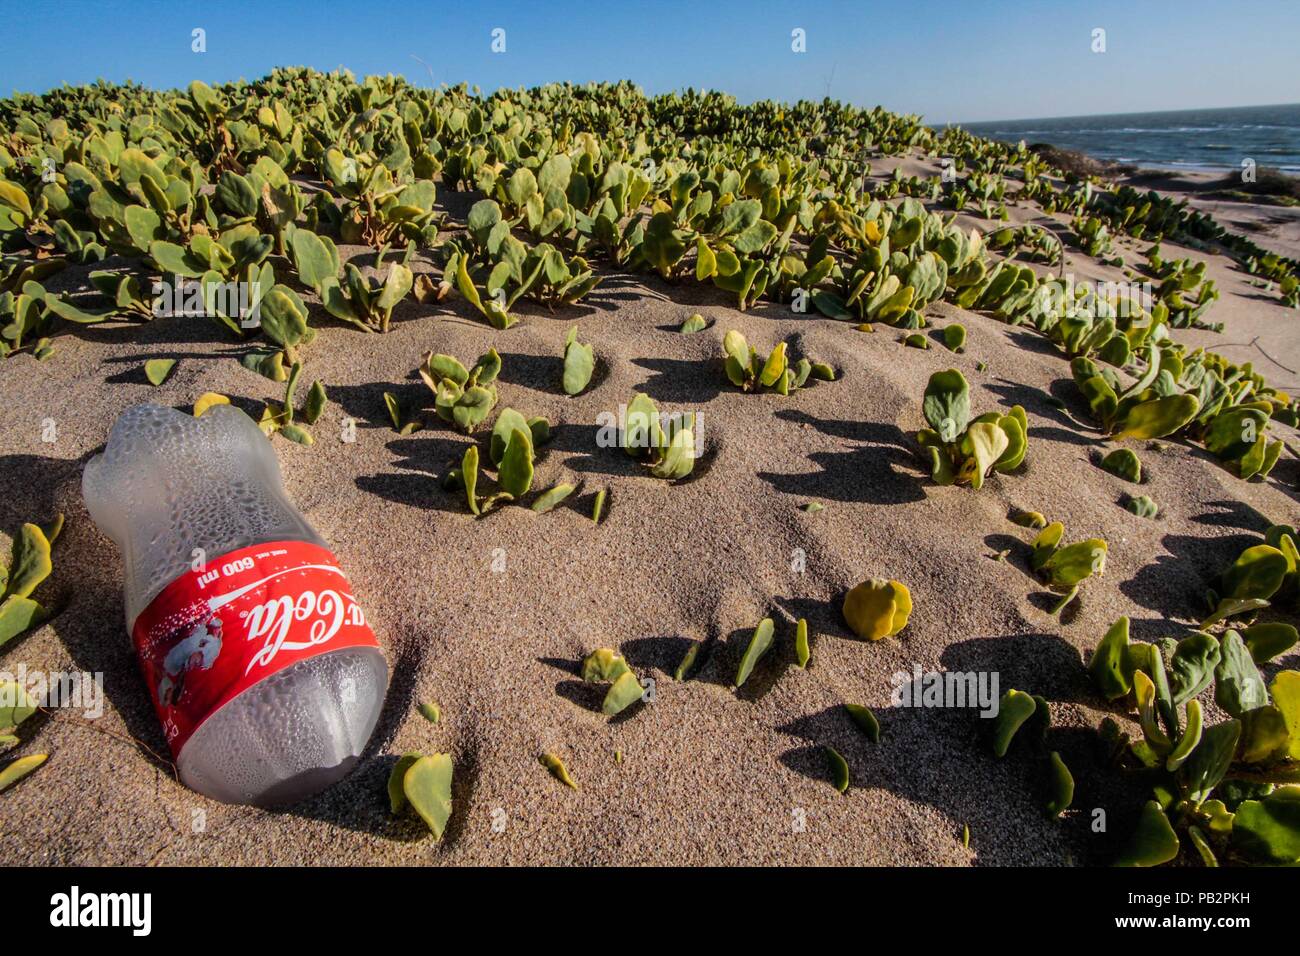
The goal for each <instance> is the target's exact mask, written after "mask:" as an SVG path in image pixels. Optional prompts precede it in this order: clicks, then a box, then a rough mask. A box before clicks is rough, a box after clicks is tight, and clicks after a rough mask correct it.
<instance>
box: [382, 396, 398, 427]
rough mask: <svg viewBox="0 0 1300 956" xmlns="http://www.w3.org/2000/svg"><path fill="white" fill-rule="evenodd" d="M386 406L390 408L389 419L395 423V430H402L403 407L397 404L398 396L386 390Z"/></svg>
mask: <svg viewBox="0 0 1300 956" xmlns="http://www.w3.org/2000/svg"><path fill="white" fill-rule="evenodd" d="M384 406H385V407H386V408H387V409H388V420H389V421H390V422H392V423H393V430H394V431H399V432H400V431H401V430H402V407H401V406H400V405H399V404H397V396H396V395H394V394H393V393H392V392H384Z"/></svg>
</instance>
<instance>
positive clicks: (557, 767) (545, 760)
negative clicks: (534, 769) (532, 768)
mask: <svg viewBox="0 0 1300 956" xmlns="http://www.w3.org/2000/svg"><path fill="white" fill-rule="evenodd" d="M537 759H538V760H539V761H541V764H542V766H543V767H545V768H546V769H547V770H549V771H550V772H551V776H552V777H554V778H555V779H556V780H558V781H560V783H562V784H564V785H565V786H566V787H569V788H570V789H572V790H577V789H578V785H577V783H575V782H574V779H573V777H571V776H569V768H568V767H566V766H565V765H564V761H563V760H561V759H560V758H559V757H557V756H556V755H555V754H553V753H544V754H542V755H541V756H540V757H538V758H537Z"/></svg>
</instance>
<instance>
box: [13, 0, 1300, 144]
mask: <svg viewBox="0 0 1300 956" xmlns="http://www.w3.org/2000/svg"><path fill="white" fill-rule="evenodd" d="M0 23H2V24H3V29H2V33H3V39H2V41H0V46H2V47H3V53H2V54H0V93H2V94H3V95H8V93H9V92H11V91H13V90H16V89H19V90H26V91H34V92H42V91H44V90H47V89H49V88H50V87H52V86H58V85H60V84H61V83H64V82H67V83H72V84H77V83H85V82H91V81H93V80H95V79H96V78H97V77H101V76H102V77H104V78H105V79H108V80H114V81H121V80H125V79H127V78H128V77H129V78H131V79H134V80H136V81H138V82H141V83H145V84H147V85H151V86H161V87H174V86H183V85H184V84H186V83H188V82H189V81H190V80H191V79H194V78H201V79H204V80H207V81H209V82H222V81H226V80H232V79H237V78H239V77H241V76H242V77H244V78H248V79H252V78H254V77H257V76H261V75H263V74H264V73H266V72H267V71H268V70H270V69H271V68H272V67H274V66H277V65H289V64H292V65H308V66H314V67H317V68H319V69H332V68H334V67H338V66H345V67H347V68H348V69H351V70H352V71H353V72H354V73H356V74H357V75H358V76H362V75H365V74H367V73H389V72H392V73H403V74H405V75H406V76H407V77H408V78H410V79H411V80H412V81H413V82H418V83H429V82H433V83H459V82H462V81H464V82H468V83H470V84H475V83H477V84H478V85H480V86H481V87H483V88H484V89H485V90H492V89H496V88H498V87H501V86H510V87H513V86H520V85H533V84H537V83H544V82H548V81H552V80H570V81H573V82H585V81H588V80H614V79H619V78H628V79H631V80H633V81H635V82H637V83H639V84H640V85H641V86H642V87H644V88H645V89H646V90H647V92H650V93H659V92H664V91H667V90H672V89H680V88H684V87H687V86H694V87H696V88H704V87H708V88H714V89H722V90H726V91H728V92H730V93H733V94H735V95H736V96H737V97H739V98H740V99H741V100H744V101H752V100H755V99H762V98H772V99H783V100H794V99H799V98H820V97H822V96H824V95H826V94H827V93H828V92H829V94H830V95H831V96H833V97H837V98H839V99H844V100H848V101H850V102H853V103H857V104H859V105H864V106H872V105H875V104H877V103H880V104H882V105H884V106H885V107H887V108H889V109H893V110H898V111H903V112H915V113H922V114H924V115H925V116H926V118H927V119H928V120H929V121H931V122H960V121H965V122H977V121H980V120H992V119H1014V118H1038V117H1045V116H1075V115H1085V114H1094V113H1125V112H1142V111H1148V110H1161V109H1183V108H1198V107H1200V108H1208V107H1216V106H1244V105H1253V104H1263V103H1293V102H1297V101H1300V68H1297V67H1296V62H1297V52H1296V51H1297V47H1296V42H1297V38H1300V3H1298V2H1295V0H1226V2H1225V0H1123V2H1113V0H1087V2H1080V0H1020V2H1006V0H855V2H810V3H788V2H765V0H751V2H739V0H691V2H678V0H646V2H635V3H623V2H617V0H607V2H603V3H576V2H569V0H533V2H528V3H523V2H519V3H516V2H474V0H468V2H460V3H456V2H438V3H432V2H420V0H404V2H390V0H362V2H355V0H353V2H349V3H347V4H343V3H334V2H331V0H313V2H301V0H284V2H274V0H263V2H258V3H251V2H246V0H224V2H217V0H175V2H169V0H136V2H134V3H128V2H122V0H98V2H92V0H3V2H0ZM195 27H201V28H203V29H204V30H206V32H207V52H206V53H195V52H193V51H192V50H191V30H193V29H194V28H195ZM498 27H499V28H502V29H504V30H505V31H506V51H505V52H504V53H499V54H497V53H493V52H492V51H491V49H490V44H491V31H492V30H493V29H494V28H498ZM1097 27H1100V28H1103V29H1105V30H1106V52H1105V53H1100V54H1099V53H1093V52H1092V50H1091V49H1090V47H1091V43H1092V31H1093V29H1094V28H1097ZM795 28H801V29H803V30H804V31H806V37H807V52H806V53H802V54H797V53H794V52H792V51H791V48H790V47H791V31H792V30H794V29H795ZM417 58H418V59H417Z"/></svg>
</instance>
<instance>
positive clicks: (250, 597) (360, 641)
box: [82, 405, 388, 805]
mask: <svg viewBox="0 0 1300 956" xmlns="http://www.w3.org/2000/svg"><path fill="white" fill-rule="evenodd" d="M82 494H83V495H84V496H85V499H86V508H87V509H88V510H89V512H90V516H91V517H92V518H93V519H94V521H95V523H96V524H97V525H98V526H99V527H100V529H101V530H102V531H103V532H104V533H105V534H107V535H108V536H109V537H110V538H112V539H113V540H114V541H115V542H116V543H117V546H118V548H119V549H120V550H121V552H122V560H123V565H124V568H125V571H124V575H125V604H126V627H127V631H128V632H129V633H130V634H131V638H132V641H133V642H134V644H135V648H136V653H137V655H138V657H139V661H140V668H141V671H142V672H143V674H144V678H145V683H146V684H147V685H148V687H149V693H150V694H151V695H152V697H153V703H154V707H155V709H156V710H157V712H158V716H159V719H160V720H161V721H162V725H163V731H164V734H165V736H166V737H167V742H168V744H169V745H170V747H171V750H172V754H173V756H174V758H175V760H176V765H177V769H178V772H179V774H180V778H181V780H182V782H184V783H185V784H186V785H187V786H189V787H192V788H193V789H195V790H197V791H199V792H200V793H203V794H206V795H208V796H210V797H214V798H216V799H218V800H224V801H227V802H231V803H253V804H260V805H268V804H281V803H291V802H293V801H296V800H299V799H302V798H304V797H306V796H309V795H310V794H313V793H315V792H317V791H318V790H321V789H323V788H324V787H326V786H329V785H330V784H331V783H334V782H335V781H336V780H339V779H340V778H341V777H343V776H344V775H345V774H347V773H348V771H349V770H351V768H352V767H353V765H355V763H356V762H357V759H358V757H359V756H360V754H361V750H362V748H363V747H364V746H365V744H366V741H367V739H369V737H370V734H371V732H372V731H373V730H374V727H375V723H376V721H377V720H378V718H379V710H380V705H381V704H382V702H383V697H384V690H385V688H386V686H387V683H388V665H387V663H386V661H385V660H384V656H383V653H382V651H381V650H380V649H379V645H378V643H377V642H376V640H375V636H374V633H373V632H372V631H371V629H370V627H369V625H368V624H367V623H366V619H365V615H364V614H363V613H362V611H361V608H360V607H359V606H358V605H357V603H356V601H355V600H353V597H352V593H351V590H350V589H349V587H348V583H347V580H346V578H344V576H343V572H342V571H341V570H340V569H339V567H338V563H337V562H336V561H335V559H334V556H333V555H332V554H330V552H329V550H328V549H327V548H326V546H325V542H324V541H322V540H321V538H320V537H319V536H318V535H317V534H316V532H315V531H314V530H313V529H312V527H311V526H310V525H309V524H308V523H307V521H306V519H304V518H303V516H302V515H301V514H300V513H299V511H298V510H297V509H296V508H295V507H294V506H293V504H292V503H291V502H290V501H289V499H288V497H287V496H286V495H285V493H284V488H283V486H282V485H281V482H280V467H279V463H278V462H277V460H276V457H275V452H274V450H273V449H272V447H271V443H270V442H268V441H267V440H266V436H265V435H263V434H262V432H261V431H260V430H259V429H258V427H257V426H256V425H255V424H253V421H252V419H250V418H249V417H248V416H247V415H245V414H244V413H243V412H242V411H240V410H239V409H237V408H234V407H232V406H229V405H219V406H216V407H214V408H211V409H209V410H208V411H206V412H205V413H204V414H203V415H202V416H201V417H199V418H195V417H193V416H191V415H187V414H185V413H183V412H178V411H176V410H175V409H171V408H162V407H160V406H157V405H137V406H135V407H133V408H129V409H127V410H126V411H125V412H123V413H122V414H121V416H120V417H119V418H118V419H117V421H116V422H115V423H114V425H113V428H112V430H111V432H110V433H109V436H108V444H107V446H106V447H105V449H104V452H103V453H102V454H100V455H97V456H96V457H95V458H93V459H92V460H91V461H90V462H89V463H88V464H87V465H86V470H85V473H84V475H83V476H82Z"/></svg>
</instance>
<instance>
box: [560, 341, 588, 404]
mask: <svg viewBox="0 0 1300 956" xmlns="http://www.w3.org/2000/svg"><path fill="white" fill-rule="evenodd" d="M577 330H578V327H577V326H576V325H575V326H574V327H573V331H574V332H577ZM595 368H596V355H595V352H594V351H593V350H592V348H591V346H590V345H583V344H582V343H581V342H579V341H578V340H577V339H576V338H574V339H572V340H571V341H570V342H569V343H568V344H567V345H566V346H565V348H564V380H563V383H562V384H563V387H564V394H566V395H577V394H579V393H581V392H582V390H583V389H584V388H586V387H587V385H588V383H590V382H591V374H592V372H593V371H594V370H595Z"/></svg>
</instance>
